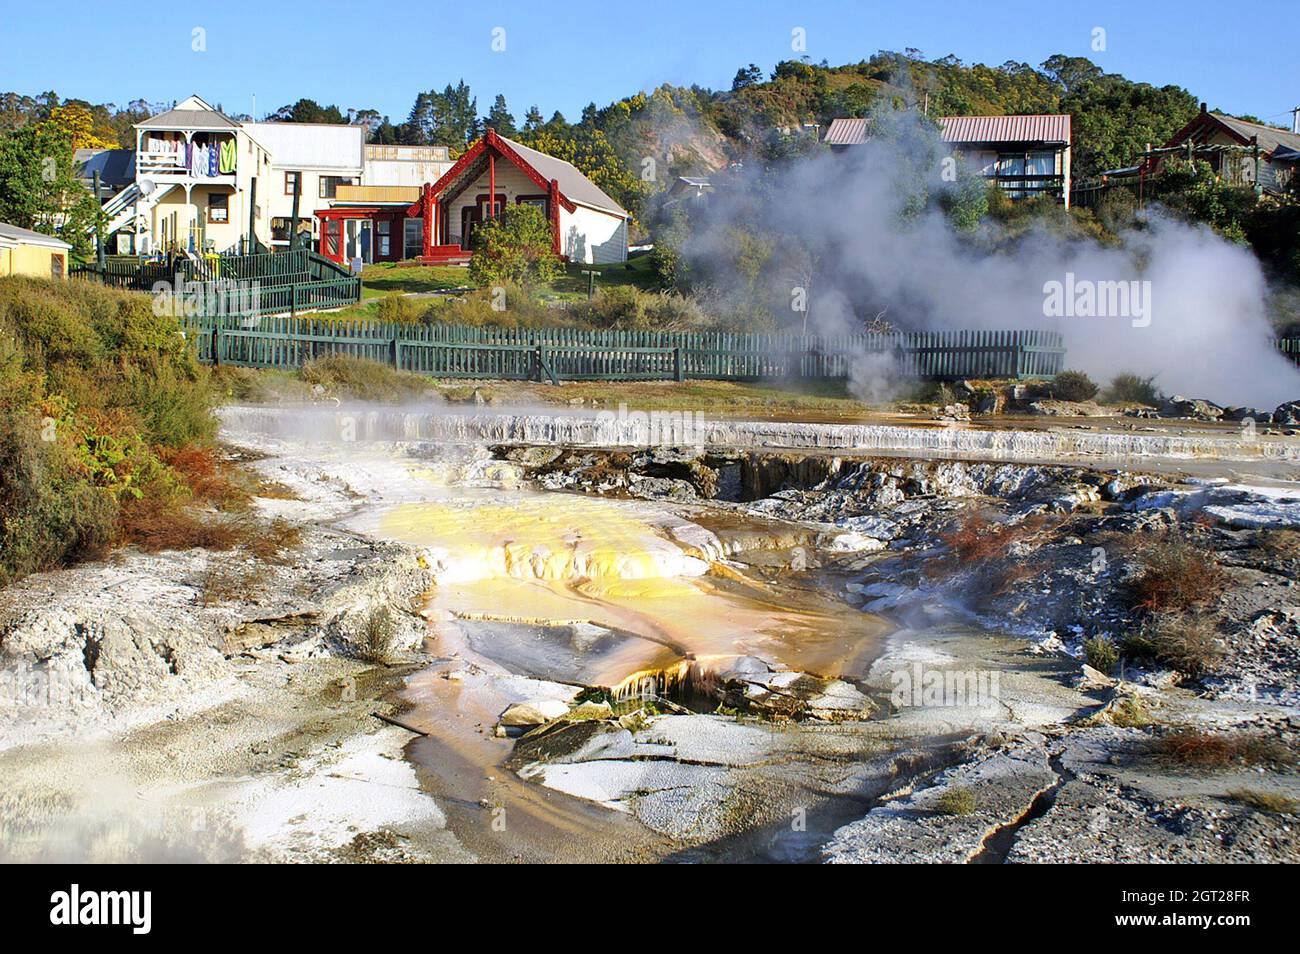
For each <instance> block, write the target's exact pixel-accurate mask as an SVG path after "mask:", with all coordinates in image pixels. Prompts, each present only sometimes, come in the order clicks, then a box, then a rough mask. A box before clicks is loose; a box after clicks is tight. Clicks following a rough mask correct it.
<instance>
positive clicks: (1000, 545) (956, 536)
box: [940, 513, 1059, 582]
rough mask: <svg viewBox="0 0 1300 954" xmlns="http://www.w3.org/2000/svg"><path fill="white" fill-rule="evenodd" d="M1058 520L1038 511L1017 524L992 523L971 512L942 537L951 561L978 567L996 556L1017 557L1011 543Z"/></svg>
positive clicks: (1010, 577) (1011, 576)
mask: <svg viewBox="0 0 1300 954" xmlns="http://www.w3.org/2000/svg"><path fill="white" fill-rule="evenodd" d="M1057 523H1059V521H1053V520H1051V519H1050V518H1048V517H1046V516H1042V515H1038V514H1035V515H1032V516H1028V517H1025V518H1024V519H1023V520H1018V521H1016V522H1015V523H993V522H992V521H990V520H988V519H987V518H985V517H984V516H983V515H982V514H979V513H971V514H969V515H968V516H966V517H964V518H963V519H962V520H961V522H960V523H959V524H958V525H957V526H956V527H955V528H953V529H952V530H949V531H948V532H946V533H944V534H941V535H940V540H941V541H942V542H943V543H944V544H945V545H946V546H947V547H948V550H949V555H950V562H954V563H957V564H959V565H964V566H971V565H976V566H977V565H980V564H983V563H986V562H988V561H989V560H991V559H993V558H994V557H1008V558H1009V559H1014V557H1009V551H1010V548H1011V547H1012V546H1014V545H1016V544H1020V543H1025V542H1027V541H1029V540H1031V539H1032V538H1033V537H1035V536H1037V535H1038V534H1039V533H1041V532H1044V531H1047V530H1050V529H1052V528H1053V527H1055V526H1056V525H1057ZM1031 575H1032V574H1031ZM1020 576H1021V575H1020V574H1015V573H1013V574H1009V575H1008V580H1009V582H1015V580H1016V579H1017V577H1020Z"/></svg>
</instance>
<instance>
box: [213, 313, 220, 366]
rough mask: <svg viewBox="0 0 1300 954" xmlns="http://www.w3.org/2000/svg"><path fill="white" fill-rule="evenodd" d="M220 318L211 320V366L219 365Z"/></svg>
mask: <svg viewBox="0 0 1300 954" xmlns="http://www.w3.org/2000/svg"><path fill="white" fill-rule="evenodd" d="M220 328H221V319H220V318H214V319H213V320H212V366H213V367H214V368H216V367H220V366H221V331H220Z"/></svg>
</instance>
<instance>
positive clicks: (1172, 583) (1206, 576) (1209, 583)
mask: <svg viewBox="0 0 1300 954" xmlns="http://www.w3.org/2000/svg"><path fill="white" fill-rule="evenodd" d="M1137 563H1138V573H1137V576H1136V578H1135V579H1134V580H1133V581H1132V582H1131V583H1130V584H1129V590H1130V595H1131V597H1132V600H1133V605H1134V607H1136V608H1137V609H1143V610H1148V611H1150V612H1163V611H1169V610H1173V611H1183V610H1188V609H1191V608H1193V607H1198V606H1205V605H1207V604H1210V603H1213V602H1214V601H1216V600H1217V599H1218V598H1219V595H1220V594H1221V593H1222V592H1223V589H1224V587H1225V585H1226V581H1227V577H1226V576H1225V574H1224V572H1223V569H1222V567H1220V566H1219V563H1218V561H1217V560H1216V559H1215V558H1214V556H1213V554H1211V553H1208V552H1207V551H1205V550H1202V549H1201V548H1200V547H1197V546H1195V545H1193V544H1192V543H1190V542H1189V541H1187V540H1186V539H1184V538H1183V537H1180V536H1176V535H1174V534H1171V533H1162V534H1160V535H1158V536H1157V537H1156V538H1155V539H1154V540H1153V541H1151V542H1150V543H1148V544H1146V545H1145V546H1143V547H1142V548H1141V549H1140V550H1139V551H1138V554H1137Z"/></svg>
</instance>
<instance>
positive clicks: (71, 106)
mask: <svg viewBox="0 0 1300 954" xmlns="http://www.w3.org/2000/svg"><path fill="white" fill-rule="evenodd" d="M46 123H48V124H49V125H51V126H53V127H54V128H55V129H58V130H60V131H62V132H64V133H66V134H67V136H68V138H69V140H70V141H71V143H72V148H73V149H116V148H117V142H116V141H115V140H113V139H108V138H107V137H104V136H101V135H97V134H96V131H95V117H94V116H93V115H92V114H91V112H90V110H89V109H88V108H86V107H85V106H83V105H82V104H80V103H64V104H63V105H62V106H56V107H54V109H53V110H51V111H50V118H49V119H47V120H46Z"/></svg>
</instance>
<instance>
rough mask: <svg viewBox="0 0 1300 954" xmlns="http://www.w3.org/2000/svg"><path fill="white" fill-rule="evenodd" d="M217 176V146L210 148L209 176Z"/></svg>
mask: <svg viewBox="0 0 1300 954" xmlns="http://www.w3.org/2000/svg"><path fill="white" fill-rule="evenodd" d="M216 174H217V147H216V146H215V145H212V146H209V147H208V175H210V176H215V175H216Z"/></svg>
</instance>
